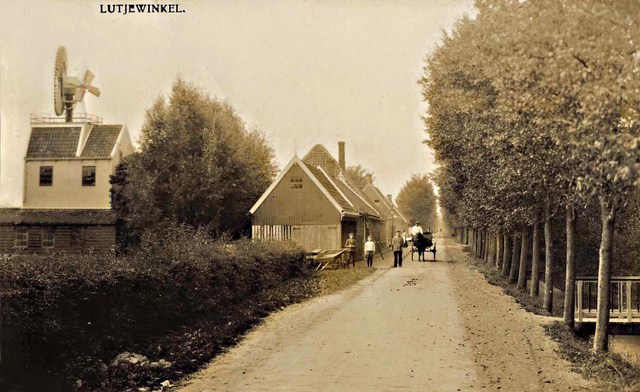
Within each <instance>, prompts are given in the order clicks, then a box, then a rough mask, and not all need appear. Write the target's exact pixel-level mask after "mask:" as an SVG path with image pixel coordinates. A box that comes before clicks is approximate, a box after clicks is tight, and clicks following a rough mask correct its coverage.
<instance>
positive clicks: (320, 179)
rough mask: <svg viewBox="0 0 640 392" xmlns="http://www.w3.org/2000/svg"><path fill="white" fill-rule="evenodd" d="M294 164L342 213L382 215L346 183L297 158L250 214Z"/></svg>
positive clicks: (257, 204)
mask: <svg viewBox="0 0 640 392" xmlns="http://www.w3.org/2000/svg"><path fill="white" fill-rule="evenodd" d="M294 164H298V165H300V167H301V168H302V169H303V171H305V173H307V175H308V176H309V177H310V178H311V180H312V181H313V182H314V183H315V184H316V185H317V186H318V188H320V191H321V192H322V193H323V194H324V195H325V196H326V197H327V198H328V199H329V201H331V203H332V204H333V205H334V207H336V209H337V210H338V211H339V212H340V213H342V214H344V215H352V216H357V215H359V214H368V215H370V216H372V217H377V218H379V217H380V214H379V213H378V212H377V211H376V210H375V208H373V207H372V206H370V205H369V204H368V203H367V201H366V200H365V199H364V198H362V197H360V196H358V194H357V193H356V191H355V190H353V189H352V187H351V186H349V185H348V184H347V183H345V181H343V180H342V179H339V178H335V177H332V176H331V175H329V174H328V173H327V172H326V171H325V170H324V168H322V167H320V166H319V167H314V166H311V165H309V164H307V163H306V162H304V161H303V160H301V159H300V158H298V157H297V156H295V157H293V159H292V160H291V161H290V162H289V164H288V165H287V167H285V168H284V170H282V171H281V172H280V174H279V175H278V177H277V178H276V179H275V180H274V181H273V182H272V183H271V185H270V186H269V188H267V190H266V191H265V192H264V193H263V194H262V196H261V197H260V199H258V201H257V202H256V203H255V204H254V205H253V207H251V210H250V211H249V212H250V213H252V214H253V213H254V212H255V211H256V210H257V209H258V208H259V207H260V205H261V204H262V203H263V202H264V201H265V200H266V199H267V197H268V196H269V194H271V192H272V191H273V190H274V189H275V187H276V186H277V185H278V183H279V182H280V181H281V180H282V178H284V176H285V174H286V173H287V172H288V171H289V170H290V169H291V167H292V166H293V165H294Z"/></svg>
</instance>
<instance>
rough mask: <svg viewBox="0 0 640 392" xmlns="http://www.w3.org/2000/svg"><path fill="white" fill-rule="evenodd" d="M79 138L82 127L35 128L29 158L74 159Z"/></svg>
mask: <svg viewBox="0 0 640 392" xmlns="http://www.w3.org/2000/svg"><path fill="white" fill-rule="evenodd" d="M79 138H80V127H34V128H32V129H31V137H30V138H29V147H28V148H27V158H73V157H75V156H76V148H77V147H78V140H79Z"/></svg>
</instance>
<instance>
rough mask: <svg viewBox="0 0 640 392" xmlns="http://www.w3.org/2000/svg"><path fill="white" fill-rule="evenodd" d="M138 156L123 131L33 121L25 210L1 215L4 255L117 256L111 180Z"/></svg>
mask: <svg viewBox="0 0 640 392" xmlns="http://www.w3.org/2000/svg"><path fill="white" fill-rule="evenodd" d="M133 151H134V147H133V144H132V143H131V138H130V136H129V133H128V132H127V129H126V127H124V126H123V125H103V124H101V120H100V119H99V118H96V117H88V116H84V117H78V118H74V119H73V121H72V122H65V123H61V122H59V121H58V119H56V118H53V119H47V118H39V117H36V118H32V126H31V134H30V138H29V145H28V148H27V152H26V155H25V172H24V193H23V207H22V208H19V209H16V208H11V209H2V210H0V254H1V253H15V252H25V253H42V252H56V251H69V252H79V251H81V250H83V249H89V248H91V249H93V250H95V251H111V250H113V249H114V247H115V243H116V223H117V217H116V214H115V213H114V212H113V211H112V210H111V202H110V189H111V185H110V183H109V177H110V175H111V174H113V172H114V170H115V167H116V166H117V165H118V163H119V162H120V161H121V160H122V158H124V157H125V156H127V155H129V154H131V153H132V152H133Z"/></svg>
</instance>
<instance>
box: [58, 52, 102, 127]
mask: <svg viewBox="0 0 640 392" xmlns="http://www.w3.org/2000/svg"><path fill="white" fill-rule="evenodd" d="M94 78H95V76H94V75H93V73H92V72H91V71H89V70H87V72H85V74H84V79H83V80H82V81H81V80H80V79H78V78H76V77H74V76H67V50H66V49H65V48H64V46H60V47H59V48H58V51H57V52H56V63H55V67H54V70H53V103H54V107H55V111H56V115H57V116H62V114H63V113H65V112H66V122H71V121H72V119H73V108H74V107H75V105H76V103H78V102H80V101H82V98H84V93H85V92H86V91H89V92H90V93H91V94H93V95H95V96H96V97H99V96H100V90H99V89H98V88H97V87H95V86H92V85H91V82H93V79H94Z"/></svg>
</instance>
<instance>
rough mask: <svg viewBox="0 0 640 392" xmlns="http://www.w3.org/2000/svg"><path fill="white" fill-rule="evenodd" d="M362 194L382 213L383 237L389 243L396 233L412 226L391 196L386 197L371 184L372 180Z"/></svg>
mask: <svg viewBox="0 0 640 392" xmlns="http://www.w3.org/2000/svg"><path fill="white" fill-rule="evenodd" d="M362 192H363V193H364V194H365V195H366V196H367V198H368V199H369V200H370V201H371V203H372V204H373V206H374V207H375V208H376V210H378V212H379V213H380V218H381V220H382V233H383V235H382V236H383V239H384V240H385V241H386V242H387V243H390V242H391V238H393V236H394V235H395V232H396V231H398V230H400V231H401V232H402V231H407V228H408V227H409V226H411V224H410V222H409V221H408V220H407V218H406V217H405V216H404V215H403V214H402V212H400V210H399V209H398V207H397V206H396V205H395V204H394V203H393V199H392V197H391V195H387V196H385V195H384V194H383V193H382V191H381V190H380V189H378V187H376V186H375V185H373V184H372V183H371V180H369V184H367V185H366V186H365V187H364V189H362Z"/></svg>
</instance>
